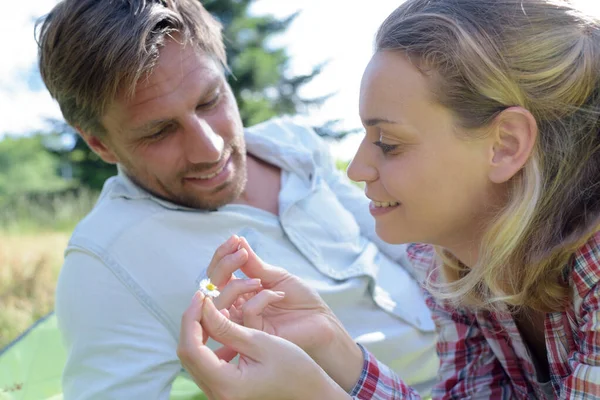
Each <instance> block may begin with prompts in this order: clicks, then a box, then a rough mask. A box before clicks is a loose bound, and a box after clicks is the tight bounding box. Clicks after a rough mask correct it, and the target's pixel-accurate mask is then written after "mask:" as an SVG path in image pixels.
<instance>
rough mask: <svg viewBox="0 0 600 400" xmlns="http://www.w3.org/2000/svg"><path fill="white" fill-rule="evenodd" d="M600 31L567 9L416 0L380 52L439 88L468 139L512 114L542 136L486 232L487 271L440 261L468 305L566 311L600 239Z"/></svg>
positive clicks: (445, 286)
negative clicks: (575, 280)
mask: <svg viewBox="0 0 600 400" xmlns="http://www.w3.org/2000/svg"><path fill="white" fill-rule="evenodd" d="M599 30H600V24H599V21H598V20H597V19H595V18H593V17H591V16H588V15H585V14H583V13H582V12H580V11H578V10H577V9H576V8H574V6H573V5H571V4H570V3H567V2H564V1H548V0H408V1H407V2H406V3H404V4H403V5H402V6H400V7H399V8H398V9H396V10H395V11H394V12H393V13H392V14H391V15H390V16H389V17H388V18H387V19H386V20H385V22H384V23H383V24H382V26H381V27H380V29H379V32H378V34H377V38H376V50H377V51H400V52H402V53H404V54H406V55H407V56H409V57H410V59H411V60H413V62H415V64H416V65H417V66H418V67H419V68H420V69H421V70H422V71H423V72H424V73H427V75H428V76H430V77H431V83H432V91H433V93H434V95H435V98H436V100H437V101H439V103H440V104H442V105H443V106H445V107H447V108H448V109H450V110H451V111H452V112H453V113H454V115H455V117H456V120H457V124H458V125H459V126H460V127H461V128H466V129H462V131H464V132H468V131H469V129H470V128H485V127H486V126H489V125H490V124H492V123H493V122H494V119H495V117H496V116H498V114H499V113H501V112H502V111H503V110H505V109H506V108H508V107H511V106H521V107H524V108H526V109H528V110H529V111H530V112H531V113H532V115H533V116H534V117H535V119H536V122H537V124H538V130H539V132H538V139H537V142H536V145H535V148H534V150H533V154H532V156H531V157H530V159H529V160H528V162H527V164H526V165H525V167H524V168H523V170H522V171H520V173H519V174H517V175H516V176H514V178H513V179H512V180H511V181H510V182H509V184H510V200H509V202H508V204H507V205H506V207H505V208H504V209H503V210H501V211H499V212H498V214H497V216H496V218H495V221H494V222H493V223H492V224H491V226H489V227H487V228H486V233H485V235H484V238H483V241H482V244H481V249H480V253H479V254H480V256H479V260H478V262H477V265H475V266H473V267H472V268H470V269H469V268H466V267H465V266H464V265H462V264H461V263H460V262H458V260H456V259H455V258H454V257H453V256H452V255H451V254H449V253H448V252H446V251H445V250H443V249H437V253H438V256H439V258H440V259H441V261H442V263H443V264H442V265H443V266H442V272H443V277H444V280H445V282H443V283H440V282H437V283H435V282H429V288H430V290H432V291H433V292H434V293H435V294H436V295H437V296H439V297H441V298H445V299H449V300H452V301H453V302H454V303H455V304H457V305H468V306H471V307H475V308H482V309H489V310H495V309H497V308H498V306H499V305H500V304H509V305H511V306H515V307H521V306H527V307H530V308H533V309H535V310H539V311H545V312H550V311H557V310H561V309H564V306H565V304H566V302H567V301H568V295H569V288H568V284H567V275H566V273H567V272H568V271H567V266H568V265H569V262H570V260H571V259H572V256H573V254H574V253H575V252H576V251H577V249H579V248H580V247H581V246H582V245H583V244H584V243H585V242H586V241H587V240H588V239H589V238H590V236H591V235H592V234H593V233H594V232H595V231H597V230H598V229H599V228H600V224H599V222H600V123H599V121H598V119H599V115H600V79H599V72H598V71H600V43H599V42H600V31H599Z"/></svg>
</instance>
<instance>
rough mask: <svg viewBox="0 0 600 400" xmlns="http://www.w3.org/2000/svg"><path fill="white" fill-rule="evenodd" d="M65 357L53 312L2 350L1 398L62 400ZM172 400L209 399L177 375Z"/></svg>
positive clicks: (8, 399)
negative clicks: (62, 375)
mask: <svg viewBox="0 0 600 400" xmlns="http://www.w3.org/2000/svg"><path fill="white" fill-rule="evenodd" d="M65 360H66V351H65V348H64V347H63V345H62V342H61V338H60V333H59V331H58V327H57V323H56V315H55V314H54V313H50V314H48V315H46V316H45V317H43V318H41V319H40V320H38V321H37V322H36V323H35V324H34V325H32V326H31V327H30V328H29V329H28V330H27V331H26V332H25V333H23V334H22V335H21V336H19V337H18V338H17V339H15V340H14V341H13V342H11V343H10V344H9V345H8V346H6V347H5V348H4V349H2V350H0V400H62V399H63V396H62V390H61V374H62V370H63V366H64V364H65ZM170 399H171V400H206V396H204V394H202V392H201V391H200V389H198V387H197V386H196V384H195V383H194V382H192V381H191V380H189V379H186V378H185V377H183V376H181V377H178V378H177V379H176V380H175V382H174V383H173V389H172V390H171V397H170Z"/></svg>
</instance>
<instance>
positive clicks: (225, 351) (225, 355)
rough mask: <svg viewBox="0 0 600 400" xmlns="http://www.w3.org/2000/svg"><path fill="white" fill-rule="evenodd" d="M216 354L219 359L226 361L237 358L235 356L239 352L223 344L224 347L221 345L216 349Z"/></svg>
mask: <svg viewBox="0 0 600 400" xmlns="http://www.w3.org/2000/svg"><path fill="white" fill-rule="evenodd" d="M215 355H216V356H217V357H219V359H221V360H223V361H225V362H229V361H231V360H233V359H234V358H235V356H237V355H238V352H237V351H235V350H233V349H230V348H229V347H227V346H223V347H219V348H218V349H216V350H215Z"/></svg>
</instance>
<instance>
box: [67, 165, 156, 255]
mask: <svg viewBox="0 0 600 400" xmlns="http://www.w3.org/2000/svg"><path fill="white" fill-rule="evenodd" d="M128 190H129V189H128V187H127V184H126V183H125V182H123V180H122V178H121V177H120V176H114V177H112V178H109V180H107V182H106V183H105V185H104V187H103V189H102V192H101V193H100V196H99V197H98V201H97V202H96V204H95V205H94V207H93V208H92V210H90V212H89V213H88V214H87V215H86V216H85V217H84V218H83V219H82V220H81V221H80V222H79V223H78V224H77V226H76V228H75V230H74V231H73V234H72V235H71V242H73V241H75V240H78V239H80V238H87V239H91V238H93V240H94V241H95V242H99V243H103V242H108V241H110V240H111V239H112V238H114V237H115V236H117V235H119V234H120V233H122V232H123V231H124V230H127V229H130V228H131V227H133V226H135V225H136V224H137V223H139V222H140V221H143V220H145V219H147V218H149V217H151V216H153V215H155V214H156V213H157V212H160V207H159V206H158V205H157V204H155V203H154V202H152V201H149V199H145V198H142V197H140V196H137V197H136V195H135V194H132V193H130V192H128Z"/></svg>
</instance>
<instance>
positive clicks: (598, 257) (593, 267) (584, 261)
mask: <svg viewBox="0 0 600 400" xmlns="http://www.w3.org/2000/svg"><path fill="white" fill-rule="evenodd" d="M569 272H570V275H571V276H570V280H571V281H572V283H573V286H574V289H575V290H576V291H577V294H578V295H579V296H580V297H582V298H583V297H585V296H586V295H587V294H588V293H589V292H590V291H591V290H592V289H594V288H596V287H598V286H599V283H600V231H598V232H596V233H595V234H594V235H592V237H591V238H590V239H589V240H588V241H587V242H586V243H585V244H584V245H583V246H582V247H580V248H579V250H577V252H576V253H575V257H574V259H573V264H572V268H570V271H569ZM599 290H600V289H599Z"/></svg>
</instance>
